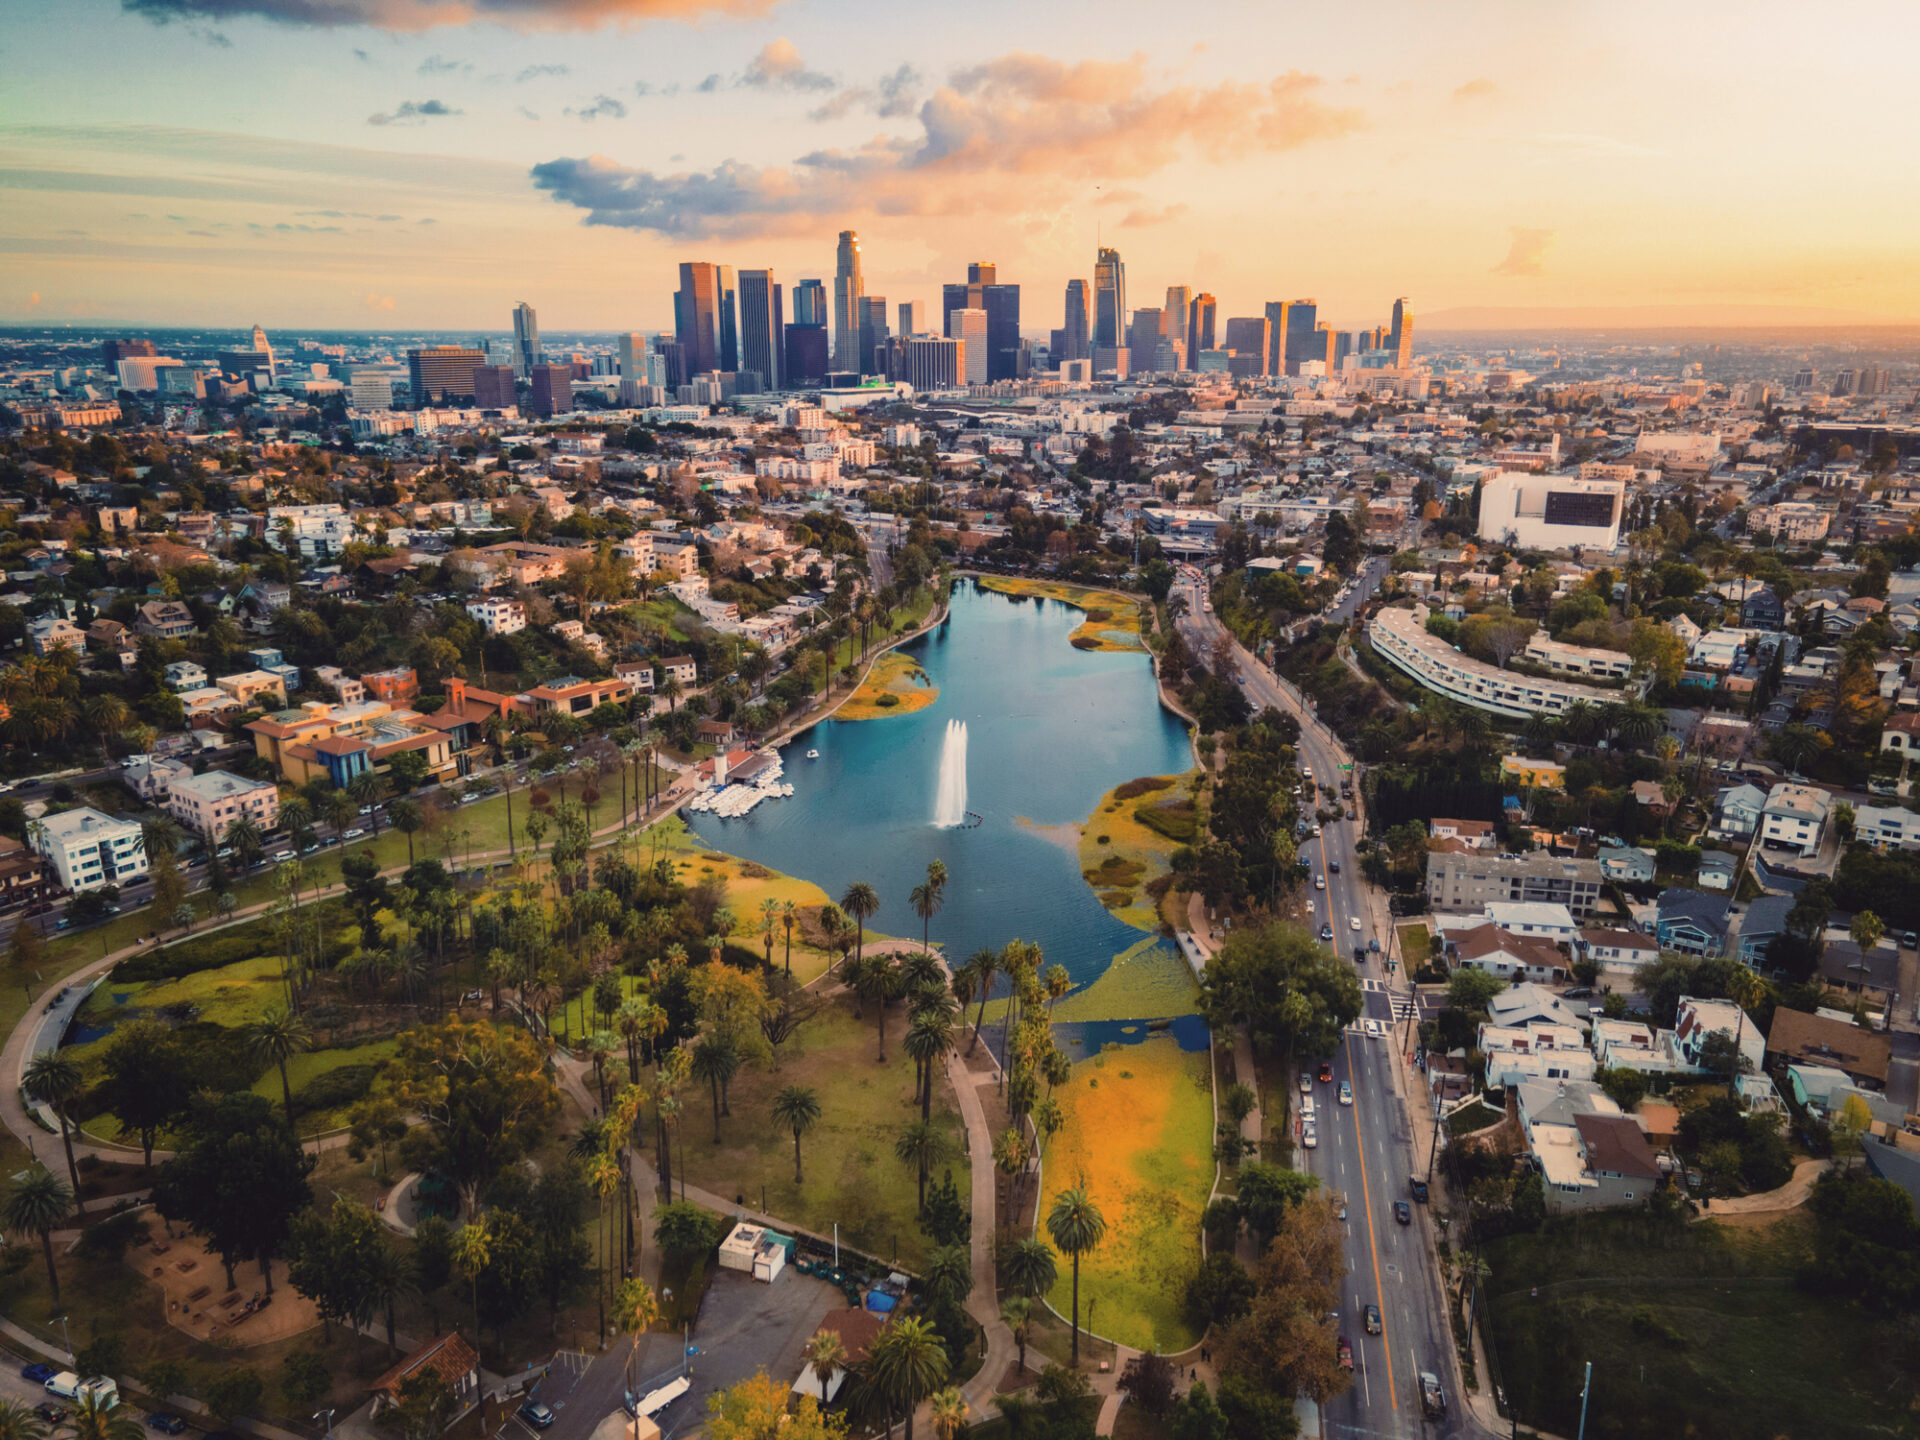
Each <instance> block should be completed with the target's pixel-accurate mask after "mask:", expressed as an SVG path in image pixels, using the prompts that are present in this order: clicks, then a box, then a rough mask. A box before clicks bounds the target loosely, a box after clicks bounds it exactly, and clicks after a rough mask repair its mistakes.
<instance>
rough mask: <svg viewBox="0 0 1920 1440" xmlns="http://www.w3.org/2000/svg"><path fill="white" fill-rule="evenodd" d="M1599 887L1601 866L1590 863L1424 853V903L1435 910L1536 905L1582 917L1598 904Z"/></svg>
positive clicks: (1477, 853)
mask: <svg viewBox="0 0 1920 1440" xmlns="http://www.w3.org/2000/svg"><path fill="white" fill-rule="evenodd" d="M1600 885H1601V874H1600V866H1599V865H1598V864H1597V863H1596V862H1594V861H1592V860H1569V859H1565V858H1562V857H1560V856H1555V855H1548V854H1545V853H1543V852H1538V851H1536V852H1532V853H1529V854H1525V855H1490V854H1486V853H1483V852H1480V851H1473V852H1467V853H1461V852H1453V851H1441V850H1434V851H1429V852H1428V853H1427V901H1428V904H1430V905H1431V906H1432V907H1433V908H1434V909H1435V910H1452V911H1463V910H1464V911H1482V910H1485V909H1486V907H1487V906H1488V905H1489V904H1491V903H1493V902H1496V901H1507V902H1513V901H1538V902H1542V903H1546V904H1552V905H1564V906H1566V908H1567V909H1568V910H1570V911H1572V912H1573V914H1575V915H1576V916H1585V915H1588V914H1591V913H1592V911H1593V909H1594V907H1595V906H1596V905H1598V904H1599V902H1600Z"/></svg>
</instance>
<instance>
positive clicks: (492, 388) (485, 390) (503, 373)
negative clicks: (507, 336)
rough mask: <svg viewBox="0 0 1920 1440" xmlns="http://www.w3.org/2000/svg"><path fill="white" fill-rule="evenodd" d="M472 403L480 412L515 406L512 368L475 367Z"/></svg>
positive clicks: (509, 366)
mask: <svg viewBox="0 0 1920 1440" xmlns="http://www.w3.org/2000/svg"><path fill="white" fill-rule="evenodd" d="M473 403H474V404H475V405H476V406H478V407H479V408H480V409H482V410H511V409H513V408H514V407H515V406H517V405H518V404H519V403H520V400H519V397H518V396H517V395H516V394H515V393H514V388H513V367H512V366H511V365H478V366H475V367H474V371H473ZM389 404H391V401H389ZM382 408H383V409H384V408H387V407H384V406H383V407H382Z"/></svg>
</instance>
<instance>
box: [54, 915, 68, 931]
mask: <svg viewBox="0 0 1920 1440" xmlns="http://www.w3.org/2000/svg"><path fill="white" fill-rule="evenodd" d="M53 928H54V929H56V930H71V929H72V928H73V921H71V920H69V919H67V917H66V916H64V915H62V916H61V917H60V918H59V919H58V920H56V921H54V922H53Z"/></svg>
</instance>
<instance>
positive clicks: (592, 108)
mask: <svg viewBox="0 0 1920 1440" xmlns="http://www.w3.org/2000/svg"><path fill="white" fill-rule="evenodd" d="M565 113H566V114H568V115H572V116H574V117H575V118H576V119H580V120H598V119H600V118H601V117H602V116H605V117H606V118H607V119H609V120H624V119H626V118H627V107H626V106H625V105H623V104H621V103H620V102H619V101H618V100H616V99H614V98H613V96H611V95H596V96H594V97H593V103H592V104H590V105H584V106H581V107H580V108H579V109H575V108H574V107H573V106H571V105H569V106H568V107H567V108H566V112H565Z"/></svg>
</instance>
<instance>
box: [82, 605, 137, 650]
mask: <svg viewBox="0 0 1920 1440" xmlns="http://www.w3.org/2000/svg"><path fill="white" fill-rule="evenodd" d="M87 644H88V645H89V646H90V647H92V648H93V649H96V650H104V651H106V652H107V653H108V654H109V655H127V654H131V653H134V652H136V651H138V650H139V648H140V642H139V640H138V639H136V638H135V636H134V633H133V632H132V631H131V630H129V629H128V628H127V627H126V626H124V625H122V624H121V623H120V622H119V621H118V620H109V619H108V618H107V617H106V616H104V615H102V616H101V617H100V618H99V619H98V620H96V621H94V622H93V624H91V625H89V626H88V627H87Z"/></svg>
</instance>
